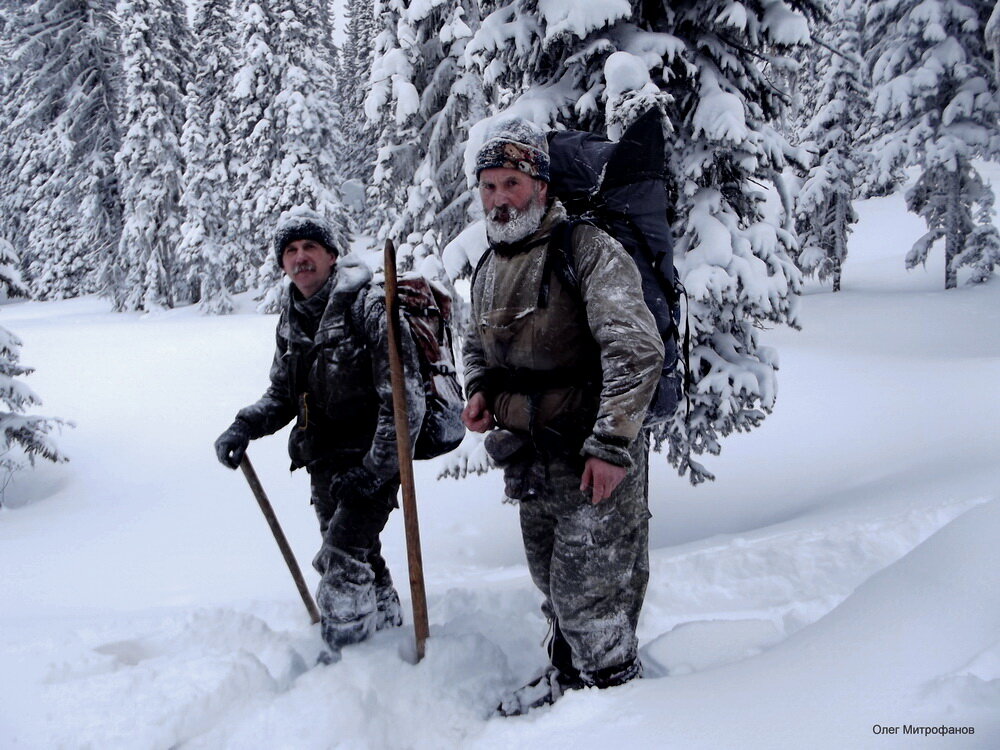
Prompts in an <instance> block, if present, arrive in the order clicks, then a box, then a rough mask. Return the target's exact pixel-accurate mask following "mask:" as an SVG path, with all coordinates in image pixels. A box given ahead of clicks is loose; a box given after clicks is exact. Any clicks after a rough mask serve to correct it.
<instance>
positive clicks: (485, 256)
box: [469, 245, 493, 301]
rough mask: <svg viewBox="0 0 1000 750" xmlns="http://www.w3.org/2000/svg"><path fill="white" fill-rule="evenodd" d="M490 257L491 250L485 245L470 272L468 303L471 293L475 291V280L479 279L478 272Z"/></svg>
mask: <svg viewBox="0 0 1000 750" xmlns="http://www.w3.org/2000/svg"><path fill="white" fill-rule="evenodd" d="M491 255H493V248H492V247H490V246H489V245H487V246H486V250H485V251H484V252H483V254H482V255H480V256H479V260H478V261H477V262H476V267H475V268H474V269H473V270H472V277H471V279H470V282H469V298H470V301H471V298H472V293H473V292H474V291H475V289H476V279H477V278H478V277H479V271H480V269H482V267H483V266H485V265H486V261H487V260H489V259H490V256H491Z"/></svg>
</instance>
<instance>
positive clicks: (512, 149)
mask: <svg viewBox="0 0 1000 750" xmlns="http://www.w3.org/2000/svg"><path fill="white" fill-rule="evenodd" d="M496 167H506V168H507V169H516V170H518V171H519V172H524V173H525V174H526V175H529V176H530V177H534V178H536V179H539V180H542V181H544V182H548V181H549V142H548V139H547V138H546V137H545V133H544V132H543V131H542V129H541V128H539V127H538V126H537V125H535V123H533V122H529V121H528V120H525V119H524V118H521V117H513V118H509V119H507V120H502V121H500V122H498V123H497V124H496V125H494V126H492V127H491V128H490V129H489V130H488V131H487V132H486V142H485V143H483V145H482V148H480V149H479V153H478V154H477V155H476V178H477V179H478V177H479V173H480V172H482V171H483V170H484V169H494V168H496Z"/></svg>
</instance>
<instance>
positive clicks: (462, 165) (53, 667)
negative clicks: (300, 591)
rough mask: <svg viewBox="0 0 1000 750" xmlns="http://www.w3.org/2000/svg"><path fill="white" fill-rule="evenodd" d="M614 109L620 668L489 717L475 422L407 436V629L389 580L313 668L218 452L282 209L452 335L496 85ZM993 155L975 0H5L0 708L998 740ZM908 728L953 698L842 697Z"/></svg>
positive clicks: (996, 78) (275, 567)
mask: <svg viewBox="0 0 1000 750" xmlns="http://www.w3.org/2000/svg"><path fill="white" fill-rule="evenodd" d="M650 109H655V110H658V111H659V113H660V114H661V115H662V123H663V130H664V138H665V141H666V149H665V158H664V160H663V163H662V164H661V163H657V164H654V165H651V167H652V168H653V169H655V170H657V171H660V172H662V174H663V176H664V181H665V185H666V190H667V205H668V210H667V216H666V220H667V222H668V223H669V226H670V229H671V232H672V237H673V265H674V268H675V269H676V277H677V279H678V280H679V281H680V282H681V283H682V285H683V289H684V294H683V298H682V302H683V304H682V310H681V312H682V315H681V330H680V335H681V337H682V339H687V341H688V346H687V352H686V355H685V356H684V357H683V358H682V359H683V361H682V365H681V367H682V369H683V374H684V384H685V385H684V387H685V393H684V394H683V399H682V402H681V406H680V407H679V408H678V409H677V411H676V413H675V414H674V416H673V417H672V418H671V419H670V420H669V421H668V422H667V423H666V424H665V425H663V426H660V427H658V428H657V430H658V432H657V433H656V434H654V435H653V442H654V450H655V453H653V454H651V457H650V472H649V499H650V502H649V507H650V511H651V513H652V518H651V520H650V545H649V546H650V566H651V576H650V586H649V589H648V591H647V597H646V601H645V604H644V608H643V612H642V619H641V620H640V627H639V639H640V651H641V655H642V660H643V663H644V664H645V666H646V670H647V671H646V675H645V678H644V679H643V680H641V681H637V683H638V684H636V683H630V684H629V685H625V686H621V687H620V688H616V689H615V690H607V691H597V690H585V691H578V692H577V693H575V694H573V695H571V696H568V697H566V698H563V699H561V701H560V703H559V704H558V705H557V706H554V707H553V708H552V710H551V711H550V712H548V713H542V714H539V715H538V716H537V718H536V717H535V716H534V715H532V716H529V717H527V718H526V719H524V720H520V719H516V720H510V721H508V720H495V719H490V718H488V717H489V716H490V712H491V710H492V708H493V707H494V706H495V704H496V702H497V696H498V695H500V694H502V693H503V692H504V691H505V690H509V689H510V688H511V687H512V686H515V685H518V684H522V683H523V682H525V678H526V677H529V676H530V675H531V674H532V673H533V671H535V670H536V669H537V666H538V661H539V659H542V658H543V656H542V650H541V648H540V647H539V646H538V643H539V642H540V640H541V639H542V638H543V636H544V634H545V627H546V622H545V619H544V618H543V617H542V616H541V614H540V613H539V612H538V601H537V599H536V596H535V593H536V592H535V590H534V588H533V586H532V583H531V580H530V577H529V576H528V573H527V572H526V568H525V566H524V554H523V546H522V542H521V538H520V536H519V533H520V532H519V528H518V521H517V511H516V510H514V509H512V508H511V507H510V506H509V505H508V504H504V503H502V502H501V498H502V496H503V491H502V481H501V479H500V478H499V477H498V472H496V471H490V469H491V468H493V467H492V466H491V464H490V461H489V459H488V458H487V456H486V453H485V451H484V449H483V446H482V439H481V437H479V436H476V435H472V434H469V435H468V436H467V437H466V439H465V441H464V442H463V443H462V445H461V446H460V447H459V448H458V449H457V450H455V451H454V452H452V453H450V454H448V455H446V456H444V457H442V458H440V459H434V460H433V461H418V462H416V469H415V471H416V473H417V485H418V496H419V498H420V507H421V524H422V526H421V530H422V533H424V539H425V545H424V553H425V567H426V571H427V576H426V580H427V589H428V602H429V609H430V622H431V638H430V640H429V641H428V654H427V657H426V658H425V660H424V661H423V662H421V663H419V664H414V663H412V662H413V660H412V659H410V655H409V651H408V649H410V648H411V645H410V644H411V641H412V635H413V631H412V629H408V628H409V625H410V619H409V616H408V615H407V616H406V622H405V624H404V628H402V629H397V630H395V631H393V632H384V633H379V634H377V635H376V637H375V638H374V639H373V640H371V641H369V642H366V643H363V644H358V645H357V646H355V647H352V648H351V649H346V650H345V653H344V658H343V661H342V662H340V663H338V664H334V665H330V666H326V667H323V666H319V667H316V666H314V665H315V664H316V663H317V657H318V654H319V651H320V649H321V644H320V639H319V636H318V635H317V633H316V632H315V629H314V628H313V629H310V627H309V626H308V625H307V624H306V619H305V617H306V615H305V612H304V611H303V608H302V607H301V603H300V602H299V601H298V599H297V598H296V597H295V592H294V589H293V588H292V584H291V582H290V580H289V577H288V572H287V570H286V569H283V568H282V567H281V560H280V558H279V557H278V553H277V552H276V550H275V549H274V545H273V541H272V540H271V539H270V538H269V537H268V536H266V535H267V534H268V531H267V529H266V528H265V527H264V522H263V520H262V519H261V518H260V515H259V513H257V509H256V508H255V507H254V506H253V499H252V497H250V495H249V494H248V490H247V487H246V486H245V485H244V484H243V483H242V481H241V478H240V477H238V476H237V475H236V474H234V473H232V472H228V471H226V470H225V469H223V468H222V467H220V466H219V465H218V462H217V461H216V460H215V456H214V455H212V448H211V446H212V440H213V439H214V438H215V436H216V435H217V434H218V432H219V430H221V429H222V428H223V427H225V425H226V424H227V423H228V421H229V420H231V419H232V416H233V414H234V413H235V412H236V410H237V409H238V408H240V407H241V406H243V405H245V404H248V403H251V402H252V401H253V400H254V399H256V398H257V397H258V396H259V394H260V392H261V391H262V390H263V389H264V387H265V386H266V382H267V381H266V378H267V372H268V370H267V367H268V363H270V361H271V356H272V354H273V348H274V328H275V316H274V313H275V312H276V310H277V307H278V303H279V300H280V295H281V292H282V289H283V285H286V284H287V280H285V279H283V278H282V272H281V270H280V269H279V268H277V266H276V265H275V262H274V250H273V248H272V247H271V237H272V231H273V228H274V227H275V225H276V223H277V222H278V220H279V218H280V217H281V216H282V215H283V214H285V213H286V212H289V211H292V210H295V209H298V208H299V207H302V206H306V207H309V208H311V209H314V210H316V211H318V212H319V213H320V214H323V215H324V216H325V217H326V218H328V219H329V220H330V222H331V223H332V224H333V227H334V231H335V232H336V233H337V235H338V241H339V242H340V244H341V247H343V248H344V249H345V250H346V249H348V248H349V249H350V252H351V253H355V254H357V255H358V256H360V258H361V259H362V260H363V261H364V262H365V263H367V264H368V265H369V266H372V268H373V270H374V271H375V272H376V274H377V273H378V270H379V268H378V266H379V263H381V249H382V245H383V243H384V241H385V240H387V239H391V240H393V242H394V243H395V245H396V247H397V249H398V257H399V261H398V262H399V265H400V270H402V271H409V270H416V271H419V272H420V273H422V274H423V275H425V276H427V277H428V278H431V279H434V280H435V281H437V282H439V283H440V284H441V285H443V286H444V287H446V288H447V289H449V290H450V291H451V292H452V293H453V296H454V298H455V300H456V304H455V317H454V323H455V326H456V329H457V330H456V331H455V334H456V336H455V338H456V341H460V340H461V335H462V332H463V329H465V328H466V326H467V325H468V317H469V313H468V309H469V307H468V304H467V303H468V291H469V279H470V276H471V274H472V271H473V269H474V268H475V266H476V263H477V261H478V260H479V258H480V257H481V256H482V254H483V253H484V252H485V250H486V247H487V239H486V231H485V227H484V221H483V212H482V209H481V204H480V200H479V197H478V191H477V190H476V187H475V184H474V183H475V175H474V166H475V154H476V152H477V150H478V148H479V147H480V145H481V144H482V143H483V141H484V135H485V133H486V131H487V130H488V127H489V125H490V124H491V122H494V121H496V120H497V119H499V118H500V117H503V116H506V115H508V114H515V115H519V116H522V117H524V118H526V119H529V120H531V121H533V122H535V123H536V124H538V125H539V126H540V127H541V128H542V129H544V130H548V131H558V130H562V129H578V130H585V131H590V132H593V133H596V134H599V135H601V136H604V137H607V138H609V139H611V140H617V139H618V138H619V137H620V136H621V135H622V133H623V132H624V131H625V130H626V129H627V128H628V127H629V125H630V124H632V123H633V122H635V121H636V120H637V119H638V118H639V117H641V116H642V115H643V114H644V113H646V112H648V111H649V110H650ZM998 184H1000V5H998V4H997V3H996V2H994V0H872V1H871V2H861V1H860V0H743V1H739V0H704V1H696V0H679V1H673V0H451V1H450V2H445V1H444V0H0V570H3V571H4V574H3V575H2V576H0V602H3V606H2V607H0V610H2V612H0V745H2V746H4V747H6V746H11V747H32V748H34V747H39V748H41V747H109V748H113V747H122V748H130V750H131V748H136V747H143V748H145V747H149V748H173V747H185V748H199V747H205V748H218V747H232V748H248V747H262V748H263V747H268V748H270V747H296V748H300V747H301V748H317V750H320V749H325V748H330V747H333V746H338V747H371V748H380V749H381V748H387V749H392V750H395V748H424V747H426V748H435V750H436V749H437V748H442V747H446V748H447V747H455V748H459V747H461V748H465V747H482V748H488V747H489V748H509V747H516V746H532V745H539V746H546V747H573V748H575V749H577V750H585V749H587V748H607V747H610V746H615V745H619V744H628V745H629V746H630V747H637V748H646V747H649V748H653V747H656V748H660V747H676V748H683V749H684V750H694V749H702V748H703V749H704V750H718V748H747V749H748V750H764V749H765V748H766V749H767V750H773V749H774V748H802V747H815V748H820V749H822V750H842V748H845V747H850V748H867V747H873V748H879V750H881V749H882V748H886V747H888V748H897V747H898V748H906V750H909V749H910V748H913V747H924V746H927V747H935V748H938V747H948V748H952V747H955V748H961V750H969V749H970V748H974V749H976V748H982V749H983V750H987V749H988V750H993V749H994V748H996V747H1000V711H998V709H997V707H998V706H1000V642H998V640H997V639H998V635H997V634H998V632H1000V629H998V628H1000V546H998V545H997V544H996V538H997V535H998V534H1000V464H998V463H997V460H996V456H997V452H998V451H1000V432H998V431H997V427H996V425H997V424H998V423H1000V385H998V384H1000V285H998V282H997V279H996V278H995V276H996V275H997V274H998V273H1000V231H998V226H1000V219H998V215H997V211H996V206H995V200H996V196H997V193H998ZM849 249H850V253H849V252H848V250H849ZM457 355H458V356H459V357H460V356H461V352H457ZM459 371H461V367H459ZM36 390H37V392H36ZM779 392H780V398H779ZM283 440H284V436H280V435H279V436H277V437H275V438H273V439H272V438H264V439H261V440H259V441H254V443H253V445H252V446H251V449H250V451H251V452H252V453H253V457H254V461H255V462H256V465H257V467H258V469H259V472H260V475H261V478H262V481H263V482H264V484H265V485H266V487H267V489H268V491H269V493H271V494H272V501H273V502H274V505H275V506H276V509H277V512H278V514H279V515H280V516H281V519H282V523H283V524H285V526H286V530H287V535H288V538H289V540H290V543H291V546H292V547H293V548H294V551H295V553H296V556H297V557H298V559H299V561H300V563H301V564H302V567H303V568H304V569H305V572H306V575H307V577H310V576H312V578H311V579H310V582H311V583H314V582H315V576H314V575H313V574H314V571H312V570H311V569H310V567H309V565H308V561H309V559H311V556H312V555H313V554H315V552H316V542H317V530H316V523H315V518H314V517H313V515H314V514H313V512H312V510H311V509H310V508H309V507H308V496H309V489H308V481H309V479H308V477H307V476H305V474H306V473H305V472H301V471H300V472H295V473H294V474H292V473H290V472H289V471H288V455H287V452H286V450H285V447H284V445H283V444H282V443H283ZM29 467H30V468H29ZM456 480H460V481H456ZM248 508H249V509H248ZM400 515H401V513H399V512H396V513H393V514H392V516H391V517H390V521H389V525H388V526H387V527H386V530H385V531H384V532H383V535H382V539H383V542H384V549H385V557H386V559H387V560H388V561H389V562H390V564H391V565H392V567H393V575H394V576H395V579H396V585H397V587H398V589H399V593H400V594H401V595H402V596H403V599H404V600H405V599H407V595H406V593H405V589H406V572H405V571H406V567H405V563H404V562H402V561H403V560H404V559H405V556H406V552H405V549H404V545H403V541H402V530H401V528H400V526H401V523H402V522H401V520H400V519H399V516H400ZM408 604H409V602H406V601H404V609H405V608H406V606H408ZM646 678H648V679H646ZM661 678H663V679H661ZM331 707H333V708H331ZM334 709H335V710H334ZM504 722H506V723H504ZM928 722H936V723H935V724H934V726H937V725H941V726H942V727H944V726H946V725H947V726H954V727H963V726H964V727H966V728H970V727H972V726H973V725H974V726H975V732H974V733H969V734H970V735H972V736H963V737H957V738H956V737H949V738H944V737H912V736H907V737H903V736H899V737H890V736H883V734H884V733H883V732H882V731H881V730H877V729H873V727H882V726H883V725H885V732H886V733H889V734H892V733H893V732H890V731H889V729H891V727H892V726H893V725H904V724H909V723H913V724H920V723H928ZM922 742H926V743H927V744H926V745H925V744H922Z"/></svg>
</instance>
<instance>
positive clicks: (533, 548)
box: [505, 433, 650, 673]
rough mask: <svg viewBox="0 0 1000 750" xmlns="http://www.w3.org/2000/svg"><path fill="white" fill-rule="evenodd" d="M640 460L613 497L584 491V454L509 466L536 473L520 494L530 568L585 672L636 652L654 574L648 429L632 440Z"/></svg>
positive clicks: (622, 661) (575, 661) (624, 659)
mask: <svg viewBox="0 0 1000 750" xmlns="http://www.w3.org/2000/svg"><path fill="white" fill-rule="evenodd" d="M629 453H630V454H631V456H632V460H633V461H634V463H635V465H634V467H633V468H632V469H630V470H629V473H628V474H627V475H626V477H625V479H624V480H623V481H622V483H621V484H620V485H619V486H618V487H617V488H616V489H615V491H614V493H612V495H611V497H609V498H607V499H606V500H603V501H602V502H600V503H598V504H597V505H594V504H593V503H592V502H591V501H590V493H589V491H588V492H587V493H584V492H581V491H580V476H581V471H580V462H579V460H570V459H568V458H567V459H560V458H553V459H550V460H548V461H546V462H544V463H543V462H541V461H539V460H538V459H533V460H532V461H531V464H532V465H530V466H526V465H525V464H524V463H520V465H512V466H508V467H506V468H505V472H513V473H516V474H517V476H518V477H519V479H521V480H523V479H524V478H525V477H530V479H529V480H528V483H527V485H528V486H527V491H526V492H525V493H524V494H522V495H521V498H520V503H519V505H520V516H521V534H522V536H523V539H524V551H525V554H526V556H527V559H528V568H529V570H530V571H531V578H532V580H533V581H534V583H535V585H536V586H537V587H538V588H539V589H540V590H541V592H542V594H543V595H544V596H545V601H544V603H543V604H542V611H543V612H544V613H545V615H546V617H547V618H548V619H549V621H550V622H554V624H555V625H556V627H557V632H560V631H561V633H562V636H563V638H564V639H565V641H566V642H567V643H568V644H569V646H570V648H571V650H572V661H573V666H574V667H575V668H576V669H577V670H579V671H581V672H584V673H593V672H596V671H598V670H602V669H607V668H609V667H615V666H619V665H622V664H626V663H628V662H630V661H632V660H634V659H636V657H637V656H638V641H637V639H636V635H635V630H636V625H637V624H638V621H639V610H640V609H641V608H642V601H643V597H644V596H645V593H646V583H647V581H648V580H649V517H650V514H649V509H648V495H649V481H648V472H647V461H648V446H647V442H646V437H645V433H642V434H640V437H639V438H637V439H636V441H635V442H634V443H633V444H632V445H631V446H630V447H629Z"/></svg>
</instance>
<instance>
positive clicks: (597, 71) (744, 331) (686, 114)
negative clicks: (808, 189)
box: [446, 0, 823, 483]
mask: <svg viewBox="0 0 1000 750" xmlns="http://www.w3.org/2000/svg"><path fill="white" fill-rule="evenodd" d="M487 9H488V10H489V9H492V12H491V13H489V15H487V16H486V17H485V18H484V19H483V22H482V24H481V26H480V28H479V30H478V31H477V32H476V34H475V36H474V38H473V39H472V41H471V42H470V43H469V45H468V47H467V50H466V55H467V57H468V59H469V60H470V61H471V62H472V63H474V64H475V65H476V67H477V68H478V69H479V70H480V71H481V72H482V73H483V76H484V82H485V84H486V86H487V87H488V89H489V93H490V95H491V99H492V100H493V101H495V102H498V103H499V105H500V107H502V108H505V109H507V110H508V111H514V112H517V113H518V114H521V115H524V116H527V117H529V118H530V119H532V120H534V121H535V122H537V123H538V124H539V125H541V126H543V127H545V126H549V127H551V126H553V125H555V124H557V123H559V124H565V125H568V126H570V127H581V128H586V129H591V130H600V129H604V128H608V130H609V132H610V133H611V134H612V135H614V134H615V133H616V132H620V129H621V127H622V126H623V125H624V124H626V123H627V122H628V121H629V120H630V118H632V117H634V116H635V115H636V114H638V113H639V112H641V111H642V110H643V109H644V108H646V107H648V106H660V107H662V108H665V110H666V112H667V114H668V119H669V122H670V123H672V131H673V132H672V134H671V137H670V143H669V145H668V149H667V154H668V155H667V163H666V164H665V169H666V172H667V175H668V180H669V182H670V184H671V195H672V197H673V198H674V203H675V205H674V212H673V219H674V231H675V237H676V246H675V264H676V266H677V269H678V272H679V275H680V279H681V280H682V281H683V283H684V285H685V286H686V288H687V293H688V300H689V303H690V304H689V309H688V314H687V325H688V326H689V329H690V332H691V336H692V341H693V345H692V350H691V358H690V368H691V376H692V378H691V385H690V387H689V389H688V392H687V394H686V395H687V402H688V403H687V404H686V405H685V404H682V405H681V407H680V408H679V410H678V413H677V415H676V416H675V417H674V419H673V420H672V421H671V423H670V424H669V425H668V426H667V428H666V429H665V431H664V432H663V433H662V434H661V435H660V438H661V439H663V440H665V441H667V442H668V444H669V453H668V458H669V460H670V462H671V463H672V464H673V465H674V466H676V467H677V468H678V470H679V472H680V473H681V474H684V473H687V474H688V476H689V478H690V479H691V481H692V482H694V483H698V482H701V481H703V480H705V479H709V478H711V477H712V475H711V473H710V472H709V471H708V470H707V469H706V468H705V467H704V466H702V465H701V464H700V463H699V462H698V461H696V460H695V459H694V456H695V455H698V454H702V453H706V452H707V453H711V454H717V453H718V452H719V451H720V450H721V444H720V442H719V441H720V438H721V437H722V436H725V435H728V434H730V433H731V432H733V431H742V430H749V429H751V428H752V427H754V426H756V425H758V424H759V423H760V422H761V420H763V419H764V417H765V416H766V413H767V412H769V411H770V410H771V409H772V408H773V405H774V401H775V395H776V378H775V371H776V369H777V355H776V353H775V352H774V351H772V350H770V349H768V348H767V347H763V346H761V345H760V344H759V342H758V338H757V333H758V328H760V327H762V326H764V325H768V324H780V323H785V324H790V325H795V324H796V302H797V297H796V293H797V291H798V289H799V287H800V284H801V278H800V274H799V272H798V270H797V269H796V268H795V266H794V264H793V263H792V261H791V260H790V258H789V256H788V252H789V250H790V248H792V247H794V244H795V241H794V238H793V236H792V235H791V234H790V233H788V232H787V231H785V230H784V229H783V228H782V226H781V220H780V219H779V218H776V217H770V216H767V215H765V214H764V212H763V203H764V195H763V191H762V189H761V185H762V184H763V183H765V182H767V181H774V180H776V178H777V175H778V174H779V173H780V171H781V169H782V168H783V167H784V165H785V163H786V159H787V158H788V157H789V156H791V155H793V154H794V152H793V150H792V149H791V148H790V147H789V146H788V144H787V142H786V141H785V140H784V138H783V137H782V136H781V135H780V134H779V133H778V132H777V131H776V130H775V128H774V127H773V125H772V123H774V122H775V121H776V120H777V118H778V116H779V114H780V113H781V110H782V107H783V106H784V100H785V95H784V94H783V92H781V91H780V90H778V89H777V88H776V86H775V84H774V83H773V81H772V80H771V79H770V78H769V76H768V73H769V71H771V70H773V67H772V66H773V65H774V64H775V63H781V64H783V61H784V60H785V59H787V57H788V56H789V55H790V54H791V53H792V52H793V51H794V50H795V48H797V47H799V46H802V45H807V44H809V43H810V29H809V21H810V19H812V18H815V17H817V16H818V15H819V14H820V13H822V11H823V4H822V3H821V2H819V1H818V0H817V1H809V0H806V1H798V2H797V1H795V0H788V1H787V2H785V1H782V0H776V1H775V2H769V3H766V4H762V5H760V6H750V7H748V6H746V5H744V4H741V3H733V2H729V1H728V0H718V1H716V2H695V1H694V0H688V1H687V2H671V3H666V2H655V1H654V2H638V1H637V2H634V3H631V4H630V3H628V2H621V1H620V0H601V1H600V2H593V3H588V4H587V5H586V6H585V9H584V6H580V5H572V4H568V3H559V4H557V3H539V2H536V1H535V0H517V1H516V2H509V3H502V4H501V3H491V4H489V5H488V6H487ZM616 52H617V53H626V56H625V57H622V56H621V54H619V55H616V56H615V57H614V61H613V62H611V61H610V58H611V57H612V55H614V53H616ZM609 62H611V65H610V68H609V67H608V63H609ZM482 132H483V126H482V125H480V126H476V127H474V128H473V129H472V131H471V134H470V143H469V151H468V155H471V154H472V153H473V152H474V150H475V148H476V147H477V145H478V142H479V140H481V138H482ZM446 260H447V259H446ZM448 265H449V268H455V267H457V266H458V265H459V264H456V263H454V262H453V261H451V260H449V262H448Z"/></svg>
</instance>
